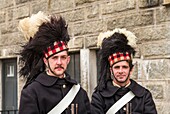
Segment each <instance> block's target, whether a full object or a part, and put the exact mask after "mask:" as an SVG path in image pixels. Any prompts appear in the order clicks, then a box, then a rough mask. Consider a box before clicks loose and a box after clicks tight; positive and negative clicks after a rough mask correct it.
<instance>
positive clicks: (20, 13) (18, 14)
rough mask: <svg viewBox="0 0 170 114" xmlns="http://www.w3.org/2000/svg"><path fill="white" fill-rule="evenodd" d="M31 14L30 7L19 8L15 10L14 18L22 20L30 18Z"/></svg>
mask: <svg viewBox="0 0 170 114" xmlns="http://www.w3.org/2000/svg"><path fill="white" fill-rule="evenodd" d="M29 13H30V9H29V5H24V6H21V7H17V8H16V9H14V13H13V18H14V19H21V18H24V17H28V16H29Z"/></svg>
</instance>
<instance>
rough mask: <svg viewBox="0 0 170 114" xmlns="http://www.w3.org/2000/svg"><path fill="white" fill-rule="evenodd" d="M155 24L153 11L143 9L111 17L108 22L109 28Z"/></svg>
mask: <svg viewBox="0 0 170 114" xmlns="http://www.w3.org/2000/svg"><path fill="white" fill-rule="evenodd" d="M152 24H153V11H151V10H150V11H142V12H140V13H135V12H134V14H130V13H129V14H128V13H127V14H126V15H123V16H122V15H120V16H119V15H118V16H116V17H113V18H109V19H108V22H107V26H108V29H114V28H116V27H120V28H124V27H126V28H127V27H134V26H146V25H152Z"/></svg>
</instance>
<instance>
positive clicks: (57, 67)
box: [55, 65, 64, 69]
mask: <svg viewBox="0 0 170 114" xmlns="http://www.w3.org/2000/svg"><path fill="white" fill-rule="evenodd" d="M57 68H62V69H64V67H62V66H61V65H59V66H57V67H55V69H57Z"/></svg>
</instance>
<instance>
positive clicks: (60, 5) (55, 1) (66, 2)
mask: <svg viewBox="0 0 170 114" xmlns="http://www.w3.org/2000/svg"><path fill="white" fill-rule="evenodd" d="M50 6H51V11H54V10H55V11H56V10H57V11H63V10H66V9H70V8H74V0H51V4H50Z"/></svg>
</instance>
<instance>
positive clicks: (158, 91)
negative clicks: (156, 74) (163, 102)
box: [146, 84, 164, 99]
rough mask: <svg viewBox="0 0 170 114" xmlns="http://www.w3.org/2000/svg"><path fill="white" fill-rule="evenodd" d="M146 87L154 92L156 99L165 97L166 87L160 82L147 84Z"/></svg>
mask: <svg viewBox="0 0 170 114" xmlns="http://www.w3.org/2000/svg"><path fill="white" fill-rule="evenodd" d="M146 87H147V88H148V89H149V90H150V92H151V93H152V96H153V98H154V99H164V87H163V85H160V84H147V85H146Z"/></svg>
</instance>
